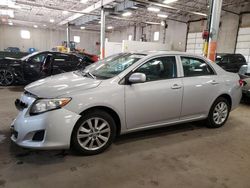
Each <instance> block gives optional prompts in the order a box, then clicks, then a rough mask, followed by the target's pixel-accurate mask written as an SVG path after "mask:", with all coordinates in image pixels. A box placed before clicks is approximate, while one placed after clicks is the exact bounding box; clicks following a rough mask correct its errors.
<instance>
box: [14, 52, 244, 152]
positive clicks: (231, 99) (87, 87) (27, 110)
mask: <svg viewBox="0 0 250 188" xmlns="http://www.w3.org/2000/svg"><path fill="white" fill-rule="evenodd" d="M241 86H242V81H241V80H240V78H239V76H238V75H237V74H234V73H230V72H226V71H225V70H223V69H222V68H220V67H219V66H218V65H217V64H215V63H211V62H210V61H209V60H207V59H205V58H203V57H200V56H196V55H189V54H186V53H180V52H147V53H121V54H119V55H115V56H112V57H109V58H107V59H105V60H102V61H100V62H97V63H94V64H93V65H91V66H89V67H87V68H86V69H84V70H78V71H73V72H69V73H63V74H60V75H56V76H52V77H48V78H44V79H41V80H38V81H36V82H34V83H31V84H29V85H28V86H26V87H25V91H24V93H23V94H22V96H21V98H20V99H17V100H16V102H15V104H16V107H17V109H18V110H19V114H18V116H17V117H16V119H15V120H14V121H13V123H12V125H11V129H12V136H11V139H12V140H13V142H15V143H16V144H18V145H19V146H22V147H26V148H34V149H68V148H70V147H72V148H74V149H75V150H77V151H78V152H79V153H81V154H87V155H92V154H97V153H100V152H102V151H104V150H105V149H107V148H108V147H109V146H110V145H111V144H112V142H113V141H114V138H115V137H116V136H118V135H120V134H125V133H129V132H133V131H139V130H145V129H149V128H155V127H161V126H166V125H172V124H178V123H184V122H190V121H197V120H205V121H206V125H207V126H208V127H210V128H218V127H221V126H223V125H224V124H225V123H226V121H227V119H228V116H229V113H230V111H232V110H234V109H235V108H236V107H237V106H238V105H239V102H240V99H241V95H242V91H241Z"/></svg>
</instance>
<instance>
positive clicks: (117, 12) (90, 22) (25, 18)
mask: <svg viewBox="0 0 250 188" xmlns="http://www.w3.org/2000/svg"><path fill="white" fill-rule="evenodd" d="M81 1H82V2H81ZM208 1H209V0H193V1H190V0H178V1H176V2H173V3H170V4H164V3H163V0H133V2H131V1H129V0H103V3H104V5H105V6H104V7H105V8H106V26H112V27H113V28H114V29H118V28H122V27H127V26H129V25H135V24H154V23H158V24H159V23H160V22H161V21H162V20H166V19H170V20H175V21H180V22H188V21H190V20H195V19H202V18H206V16H205V14H207V13H208V9H209V3H208ZM6 2H7V3H10V2H11V3H12V5H13V4H14V6H8V5H7V4H4V3H6ZM249 3H250V0H223V11H229V12H231V13H235V14H239V13H240V12H242V11H246V10H247V8H246V7H248V8H249ZM100 6H101V0H1V1H0V10H12V11H13V12H14V17H13V18H11V17H10V16H3V15H0V18H1V23H2V24H8V23H9V22H11V23H13V24H14V25H26V26H31V27H34V26H35V27H39V28H61V27H65V26H66V24H67V23H68V22H69V23H71V24H73V25H74V26H73V27H75V28H77V29H80V27H85V29H90V30H99V28H100V24H99V23H98V22H99V20H100ZM152 6H153V7H155V8H159V9H160V12H150V11H148V10H147V8H148V7H152ZM128 11H129V12H131V13H132V15H131V16H129V17H124V16H122V13H124V12H128ZM159 13H161V14H165V15H168V18H160V17H158V16H157V14H159Z"/></svg>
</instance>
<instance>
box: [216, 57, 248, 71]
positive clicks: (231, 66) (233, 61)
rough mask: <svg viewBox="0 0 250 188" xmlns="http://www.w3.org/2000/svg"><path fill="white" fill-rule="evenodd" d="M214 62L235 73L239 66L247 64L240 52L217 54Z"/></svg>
mask: <svg viewBox="0 0 250 188" xmlns="http://www.w3.org/2000/svg"><path fill="white" fill-rule="evenodd" d="M215 62H216V63H217V65H219V66H220V67H221V68H223V69H224V70H226V71H228V72H234V73H237V72H238V71H239V70H240V68H241V66H243V65H247V62H246V59H245V57H244V56H243V55H241V54H217V56H216V60H215Z"/></svg>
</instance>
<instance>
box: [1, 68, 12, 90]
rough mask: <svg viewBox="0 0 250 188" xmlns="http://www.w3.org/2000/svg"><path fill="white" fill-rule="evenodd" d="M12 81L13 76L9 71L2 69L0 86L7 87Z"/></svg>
mask: <svg viewBox="0 0 250 188" xmlns="http://www.w3.org/2000/svg"><path fill="white" fill-rule="evenodd" d="M13 81H14V75H13V74H12V72H11V71H9V70H5V69H2V70H0V85H3V86H8V85H11V84H12V83H13Z"/></svg>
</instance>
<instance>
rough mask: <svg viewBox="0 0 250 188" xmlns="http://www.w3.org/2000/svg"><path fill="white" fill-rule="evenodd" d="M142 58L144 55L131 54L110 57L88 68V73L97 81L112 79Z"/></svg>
mask: <svg viewBox="0 0 250 188" xmlns="http://www.w3.org/2000/svg"><path fill="white" fill-rule="evenodd" d="M143 57H145V55H144V54H131V53H123V54H119V55H114V56H110V57H107V58H105V59H103V60H101V61H99V62H97V63H95V65H93V66H91V67H90V68H89V73H90V74H91V75H93V76H94V77H96V78H97V79H98V78H99V79H108V78H112V77H114V76H116V75H118V74H120V73H121V72H123V71H124V70H126V69H127V68H128V67H130V66H131V65H133V64H134V63H135V62H137V61H138V60H140V59H141V58H143Z"/></svg>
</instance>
